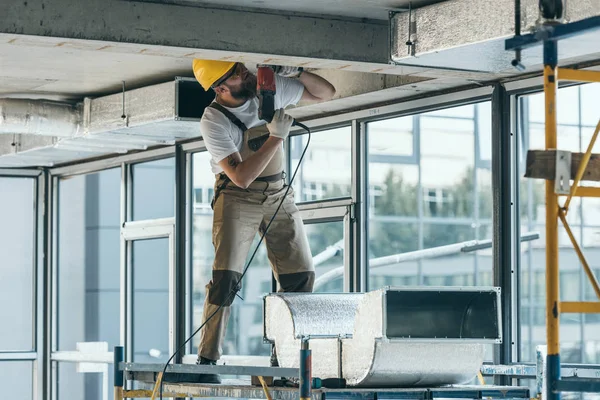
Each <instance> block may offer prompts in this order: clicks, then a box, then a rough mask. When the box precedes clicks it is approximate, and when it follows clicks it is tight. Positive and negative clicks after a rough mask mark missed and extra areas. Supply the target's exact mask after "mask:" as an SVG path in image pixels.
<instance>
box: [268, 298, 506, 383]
mask: <svg viewBox="0 0 600 400" xmlns="http://www.w3.org/2000/svg"><path fill="white" fill-rule="evenodd" d="M499 307H500V290H499V289H498V288H489V287H481V288H479V287H427V288H422V287H402V288H384V289H379V290H375V291H372V292H369V293H331V294H306V293H305V294H271V295H268V296H266V297H265V338H266V339H267V340H269V341H271V342H273V343H275V348H276V350H277V359H278V361H279V365H280V366H282V367H295V368H297V367H298V365H299V349H300V340H299V338H300V337H309V338H310V348H311V350H312V369H313V375H314V376H316V377H320V378H323V379H326V378H336V377H340V378H344V379H346V382H347V384H348V385H349V386H358V387H407V386H412V387H414V386H443V385H450V384H461V383H465V382H468V381H469V380H471V379H473V378H474V377H475V376H476V374H477V372H478V371H479V369H480V368H481V365H482V363H483V360H484V357H485V345H486V344H496V343H500V342H501V341H502V338H501V333H500V331H501V330H500V308H499ZM448 360H451V362H447V361H448Z"/></svg>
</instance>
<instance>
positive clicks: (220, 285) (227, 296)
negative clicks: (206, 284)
mask: <svg viewBox="0 0 600 400" xmlns="http://www.w3.org/2000/svg"><path fill="white" fill-rule="evenodd" d="M212 275H213V279H212V282H211V286H210V288H209V289H208V302H209V303H210V304H213V305H215V306H223V307H229V306H230V305H231V303H233V299H234V298H235V293H237V292H238V291H239V290H240V289H241V288H242V282H240V278H241V277H242V274H240V273H239V272H235V271H228V270H213V273H212ZM238 282H239V283H238Z"/></svg>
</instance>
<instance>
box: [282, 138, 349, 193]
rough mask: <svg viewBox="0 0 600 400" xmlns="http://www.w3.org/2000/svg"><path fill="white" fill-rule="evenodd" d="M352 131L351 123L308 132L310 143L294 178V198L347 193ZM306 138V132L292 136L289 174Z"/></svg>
mask: <svg viewBox="0 0 600 400" xmlns="http://www.w3.org/2000/svg"><path fill="white" fill-rule="evenodd" d="M351 133H352V129H351V127H349V126H346V127H343V128H336V129H329V130H325V131H317V132H313V133H312V134H311V139H310V145H309V146H308V149H307V151H306V155H305V156H304V159H303V160H302V164H301V165H300V168H299V169H298V173H297V174H296V178H295V179H294V182H293V188H294V191H295V193H296V201H298V202H301V201H315V200H323V199H331V198H336V197H347V196H350V188H351V177H352V163H351V145H352V141H351V139H352V137H351ZM307 140H308V135H306V134H304V135H298V136H294V137H292V138H291V140H290V149H291V155H292V157H291V160H292V163H291V164H292V169H291V171H290V172H289V173H290V174H293V173H294V171H295V169H296V166H297V165H298V160H299V159H300V156H301V154H302V152H303V151H304V148H305V146H306V142H307ZM290 177H291V175H290Z"/></svg>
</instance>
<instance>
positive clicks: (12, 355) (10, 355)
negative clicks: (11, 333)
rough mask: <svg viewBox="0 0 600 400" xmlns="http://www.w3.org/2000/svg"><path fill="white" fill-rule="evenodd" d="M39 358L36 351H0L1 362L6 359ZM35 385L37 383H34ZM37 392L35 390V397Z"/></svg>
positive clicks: (33, 359)
mask: <svg viewBox="0 0 600 400" xmlns="http://www.w3.org/2000/svg"><path fill="white" fill-rule="evenodd" d="M37 358H38V353H37V352H36V351H15V352H0V362H4V361H35V360H36V359H37ZM34 386H35V384H34ZM35 396H36V392H35V391H34V398H35Z"/></svg>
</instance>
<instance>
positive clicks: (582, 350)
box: [577, 86, 587, 363]
mask: <svg viewBox="0 0 600 400" xmlns="http://www.w3.org/2000/svg"><path fill="white" fill-rule="evenodd" d="M577 96H578V107H577V111H578V121H577V122H578V130H579V151H582V150H583V126H582V119H583V115H582V112H581V101H582V97H581V86H578V87H577ZM584 201H585V200H584V199H580V200H579V207H577V208H578V209H579V222H580V226H579V233H580V235H579V237H580V238H581V247H583V246H584V245H583V231H584V228H583V202H584ZM577 264H578V266H579V300H580V301H585V282H586V279H587V278H586V277H585V274H584V270H583V266H582V265H581V262H580V261H578V262H577ZM585 318H586V317H585V314H579V341H580V343H581V345H580V346H579V354H580V356H581V362H582V363H584V362H585V346H584V344H585V324H584V321H585Z"/></svg>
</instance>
